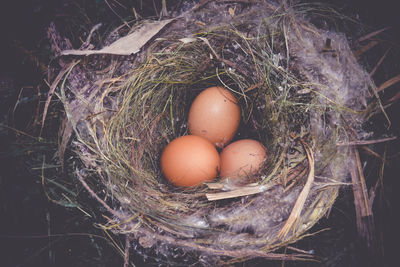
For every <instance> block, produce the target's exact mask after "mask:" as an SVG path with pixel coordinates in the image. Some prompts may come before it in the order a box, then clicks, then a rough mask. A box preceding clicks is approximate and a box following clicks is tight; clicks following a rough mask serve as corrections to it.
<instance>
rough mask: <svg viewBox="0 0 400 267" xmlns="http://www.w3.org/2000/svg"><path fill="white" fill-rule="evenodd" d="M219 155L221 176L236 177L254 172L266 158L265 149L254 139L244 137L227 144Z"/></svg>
mask: <svg viewBox="0 0 400 267" xmlns="http://www.w3.org/2000/svg"><path fill="white" fill-rule="evenodd" d="M220 157H221V177H223V178H237V177H243V176H248V175H251V174H254V173H256V172H257V171H258V170H259V169H260V167H261V166H262V164H263V162H264V161H265V159H266V158H267V150H266V149H265V147H264V146H263V145H262V144H261V143H260V142H258V141H256V140H252V139H244V140H239V141H236V142H233V143H231V144H229V145H228V146H227V147H225V148H224V149H223V150H222V152H221V154H220Z"/></svg>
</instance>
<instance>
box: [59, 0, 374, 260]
mask: <svg viewBox="0 0 400 267" xmlns="http://www.w3.org/2000/svg"><path fill="white" fill-rule="evenodd" d="M311 7H312V6H310V5H303V4H294V5H289V4H288V3H287V2H286V1H229V2H227V1H222V2H209V3H207V1H206V2H204V3H203V2H200V3H197V4H196V3H186V4H184V6H183V7H182V10H181V11H180V12H179V13H178V14H174V15H173V20H172V21H171V22H169V23H168V24H166V26H165V27H164V28H163V29H162V31H161V32H159V33H158V34H157V36H155V37H153V39H152V40H151V41H150V42H148V43H147V44H146V45H145V46H143V47H142V48H141V51H140V52H139V53H136V54H135V55H130V56H110V55H91V56H88V57H86V58H80V57H62V58H61V59H60V60H61V61H63V65H62V66H63V69H62V70H61V72H60V74H62V75H61V76H60V77H63V79H62V82H60V83H59V84H58V88H57V94H58V95H59V97H60V99H61V100H62V102H63V104H64V107H65V111H66V115H67V116H66V122H67V123H66V124H65V127H63V128H62V132H63V141H62V142H61V145H60V155H62V154H63V151H64V149H65V145H66V144H67V140H68V139H69V136H70V135H71V133H74V134H75V141H74V142H73V143H72V145H73V147H74V149H75V151H76V154H77V156H78V157H79V158H80V160H81V161H82V165H81V166H80V167H79V168H78V169H77V170H76V173H75V174H76V176H77V177H78V178H79V179H80V180H81V181H89V180H91V181H92V183H97V184H100V185H101V186H102V187H104V188H105V189H106V197H105V199H106V202H107V203H109V204H106V203H105V202H104V201H100V203H101V204H103V205H105V207H107V208H108V209H109V210H108V212H110V213H112V215H113V216H112V218H110V220H109V223H108V224H107V225H104V227H106V228H107V229H112V230H113V231H114V232H115V233H118V234H125V235H129V236H131V237H133V241H132V242H134V243H135V244H136V245H139V247H140V248H141V249H142V250H143V251H144V253H145V254H146V253H156V254H157V255H160V257H164V258H166V259H167V260H168V261H171V262H173V261H174V259H176V258H177V257H178V256H179V255H184V254H185V253H186V252H194V253H195V255H196V258H197V260H198V261H199V262H203V263H204V264H210V263H212V264H214V263H215V262H216V261H217V260H220V259H222V258H223V259H225V260H226V258H230V259H232V260H234V261H242V260H244V259H248V258H254V257H266V258H282V259H283V258H286V259H300V258H304V257H307V255H301V254H289V255H278V254H275V253H272V252H273V251H275V250H276V249H278V248H281V247H282V246H284V245H286V244H289V243H293V242H295V241H297V240H299V239H301V238H302V237H303V236H304V234H305V233H306V231H307V230H308V229H310V227H311V226H313V225H314V224H315V223H316V222H317V221H318V220H319V219H320V218H321V217H322V216H323V215H325V214H326V212H327V211H328V210H329V209H330V207H331V206H332V204H333V202H334V200H335V199H336V197H337V193H338V189H339V188H340V186H342V185H343V184H344V183H345V182H346V181H347V178H348V166H350V165H352V164H354V163H353V162H352V160H350V157H349V153H350V151H349V148H348V146H345V145H343V144H346V142H348V141H349V140H353V139H360V137H362V136H363V135H365V133H364V132H363V130H362V123H363V121H364V118H365V112H366V110H367V98H368V93H369V90H370V88H371V86H373V85H372V82H371V80H370V78H369V76H368V74H367V73H366V72H365V71H364V70H363V68H362V67H361V66H360V65H359V63H358V62H357V61H356V59H355V57H354V55H353V53H352V51H351V49H350V47H349V44H348V41H347V39H346V36H345V35H344V34H342V33H340V32H336V31H334V30H332V29H331V28H330V27H329V26H325V27H316V26H315V25H314V24H312V23H311V22H310V20H309V19H310V16H312V15H311V14H312V12H313V9H312V8H311ZM146 23H148V22H146V21H142V22H138V23H137V24H136V25H134V26H133V27H132V29H131V30H132V31H135V29H136V30H137V29H140V27H143V25H144V24H146ZM54 32H55V31H53V33H52V34H55V33H54ZM119 37H120V36H119V33H118V30H116V31H113V32H111V33H110V34H109V36H108V39H106V44H107V42H108V43H112V42H113V41H115V40H117V39H118V38H119ZM60 81H61V79H60ZM215 85H220V86H224V87H225V88H228V89H229V90H231V91H232V92H233V93H234V94H235V95H236V96H237V98H238V100H239V105H240V107H241V112H242V114H241V124H240V128H239V130H238V133H237V135H236V137H235V138H236V139H242V138H253V139H257V140H259V141H260V142H262V143H263V144H264V145H265V146H266V147H267V149H268V160H267V161H266V163H265V164H264V166H263V167H262V169H261V171H260V172H259V173H258V174H257V175H254V176H252V177H246V179H243V180H240V181H230V180H229V179H228V180H217V181H216V182H215V183H212V184H210V185H208V186H207V185H201V186H198V187H195V188H184V189H182V188H176V187H174V186H172V185H170V184H169V183H168V182H167V181H166V180H165V179H164V177H163V176H162V173H161V171H160V167H159V159H160V154H161V151H162V149H163V148H164V147H165V146H166V145H167V144H168V142H170V141H172V140H173V139H175V138H177V137H179V136H182V135H185V134H188V129H187V114H188V110H189V108H190V104H191V103H192V101H193V99H194V98H195V97H196V95H197V94H198V93H199V92H200V91H201V90H203V89H205V88H207V87H210V86H215ZM84 183H85V182H84ZM85 184H86V185H87V183H85ZM246 190H249V191H248V192H251V193H249V194H247V195H246V193H243V194H242V196H240V193H239V196H238V197H229V198H227V199H222V198H221V199H218V197H217V196H219V194H220V193H222V195H224V194H228V195H229V193H231V194H233V195H234V193H232V192H236V193H237V192H247V191H246ZM92 192H93V191H92ZM93 194H95V193H94V192H93ZM207 196H208V198H207ZM213 197H216V198H215V200H212V199H213ZM210 199H211V200H210ZM135 247H137V246H135ZM177 255H178V256H177ZM182 257H183V256H182Z"/></svg>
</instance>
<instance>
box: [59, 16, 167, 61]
mask: <svg viewBox="0 0 400 267" xmlns="http://www.w3.org/2000/svg"><path fill="white" fill-rule="evenodd" d="M173 20H174V19H168V20H162V21H157V22H150V23H146V24H144V25H143V26H142V27H140V28H139V29H138V30H136V31H134V32H132V33H130V34H128V35H127V36H124V37H122V38H120V39H118V40H117V41H115V42H114V43H112V44H110V45H109V46H106V47H104V48H103V49H100V50H64V51H62V52H61V55H85V56H87V55H92V54H113V55H131V54H136V53H137V52H139V51H140V49H141V48H142V47H143V46H144V45H145V44H146V43H147V42H148V41H149V40H150V39H151V38H152V37H153V36H154V35H156V34H157V33H158V32H159V31H160V30H161V29H162V28H164V26H165V25H167V24H168V23H170V22H171V21H173Z"/></svg>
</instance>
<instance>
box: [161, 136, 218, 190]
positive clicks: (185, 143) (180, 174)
mask: <svg viewBox="0 0 400 267" xmlns="http://www.w3.org/2000/svg"><path fill="white" fill-rule="evenodd" d="M219 168H220V157H219V154H218V151H217V149H216V148H215V146H214V145H213V144H211V143H210V142H209V141H208V140H207V139H205V138H203V137H201V136H195V135H185V136H182V137H179V138H176V139H174V140H173V141H172V142H170V143H169V144H168V145H167V146H166V147H165V149H164V151H163V152H162V155H161V170H162V172H163V174H164V176H165V177H166V178H167V179H168V180H169V181H170V182H171V183H172V184H174V185H176V186H195V185H199V184H201V183H203V182H207V181H211V180H213V179H214V178H216V177H217V175H218V171H219Z"/></svg>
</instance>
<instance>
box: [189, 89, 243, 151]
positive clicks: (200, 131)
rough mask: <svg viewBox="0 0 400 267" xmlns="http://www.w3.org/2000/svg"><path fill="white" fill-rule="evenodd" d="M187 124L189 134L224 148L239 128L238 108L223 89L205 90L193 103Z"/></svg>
mask: <svg viewBox="0 0 400 267" xmlns="http://www.w3.org/2000/svg"><path fill="white" fill-rule="evenodd" d="M188 122H189V132H190V134H193V135H198V136H203V137H205V138H207V139H208V140H210V142H211V143H213V144H215V145H216V146H217V147H220V148H222V147H224V146H225V145H226V144H227V143H228V142H229V141H230V140H231V139H232V138H233V136H234V135H235V133H236V131H237V129H238V127H239V122H240V108H239V106H238V104H237V100H236V97H235V96H234V95H233V94H232V93H231V92H230V91H228V90H227V89H225V88H223V87H219V86H214V87H209V88H207V89H205V90H204V91H202V92H201V93H200V94H199V95H198V96H197V97H196V98H195V100H194V101H193V103H192V106H191V107H190V111H189V119H188Z"/></svg>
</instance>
